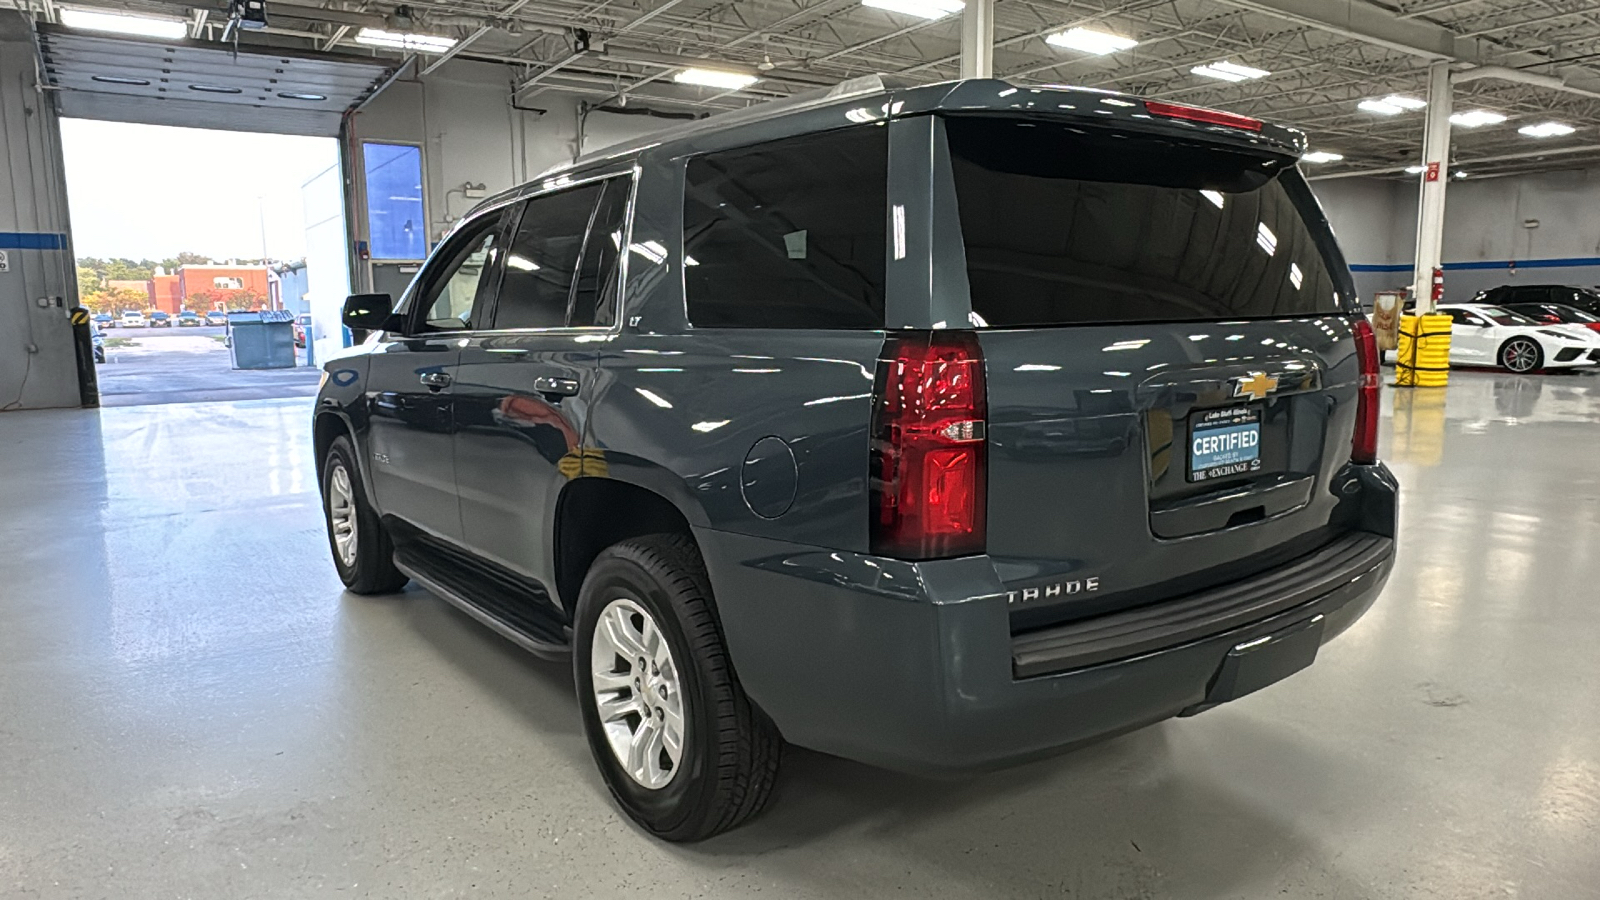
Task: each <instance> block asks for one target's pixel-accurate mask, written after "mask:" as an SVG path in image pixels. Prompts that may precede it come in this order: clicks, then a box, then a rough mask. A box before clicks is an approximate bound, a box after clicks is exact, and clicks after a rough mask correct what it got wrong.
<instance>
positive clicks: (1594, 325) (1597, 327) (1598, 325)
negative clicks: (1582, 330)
mask: <svg viewBox="0 0 1600 900" xmlns="http://www.w3.org/2000/svg"><path fill="white" fill-rule="evenodd" d="M1583 324H1585V325H1587V326H1588V327H1589V330H1590V331H1600V322H1585V323H1583Z"/></svg>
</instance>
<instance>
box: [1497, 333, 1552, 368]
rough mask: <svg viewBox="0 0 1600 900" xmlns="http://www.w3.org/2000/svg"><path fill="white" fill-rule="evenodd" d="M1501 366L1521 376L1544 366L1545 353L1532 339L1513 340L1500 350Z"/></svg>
mask: <svg viewBox="0 0 1600 900" xmlns="http://www.w3.org/2000/svg"><path fill="white" fill-rule="evenodd" d="M1500 365H1502V366H1504V367H1505V368H1506V369H1508V370H1510V371H1512V372H1516V373H1518V374H1519V375H1520V374H1522V373H1525V372H1532V371H1534V370H1535V369H1537V368H1539V367H1540V366H1542V365H1544V351H1543V350H1541V349H1540V348H1539V343H1538V342H1537V341H1534V340H1532V339H1530V338H1512V339H1511V340H1509V341H1506V342H1505V344H1504V345H1503V346H1502V347H1501V348H1500Z"/></svg>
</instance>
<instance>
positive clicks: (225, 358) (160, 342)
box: [98, 325, 318, 406]
mask: <svg viewBox="0 0 1600 900" xmlns="http://www.w3.org/2000/svg"><path fill="white" fill-rule="evenodd" d="M226 332H227V329H226V328H224V327H223V326H220V325H216V326H211V325H208V326H202V327H198V328H180V327H177V326H173V327H169V328H106V329H103V333H104V334H105V336H106V361H105V363H103V364H101V365H100V366H99V367H98V373H99V379H100V405H101V406H139V405H143V404H147V403H194V402H203V401H210V400H271V399H276V398H282V397H309V396H312V395H314V394H316V392H317V378H318V374H317V373H318V369H316V368H315V367H310V366H306V365H305V351H303V350H302V351H298V352H297V353H296V356H297V358H298V361H299V362H300V365H299V366H297V367H296V368H293V369H235V368H233V357H232V354H231V353H229V351H228V348H227V346H226V345H224V344H223V338H224V337H225V335H226Z"/></svg>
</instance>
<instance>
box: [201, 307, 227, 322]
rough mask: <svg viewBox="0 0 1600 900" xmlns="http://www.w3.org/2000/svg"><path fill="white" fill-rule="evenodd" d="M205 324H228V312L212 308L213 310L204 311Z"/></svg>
mask: <svg viewBox="0 0 1600 900" xmlns="http://www.w3.org/2000/svg"><path fill="white" fill-rule="evenodd" d="M206 324H207V325H226V324H228V314H227V313H226V312H223V311H222V310H220V309H214V310H212V311H210V312H208V313H206Z"/></svg>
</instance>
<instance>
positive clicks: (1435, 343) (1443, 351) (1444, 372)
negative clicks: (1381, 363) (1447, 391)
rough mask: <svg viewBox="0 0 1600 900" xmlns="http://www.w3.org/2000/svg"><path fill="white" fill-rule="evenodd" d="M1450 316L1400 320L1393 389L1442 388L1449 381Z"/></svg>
mask: <svg viewBox="0 0 1600 900" xmlns="http://www.w3.org/2000/svg"><path fill="white" fill-rule="evenodd" d="M1450 325H1451V319H1450V317H1449V316H1441V315H1432V316H1401V317H1400V347H1399V349H1398V350H1397V351H1396V353H1395V379H1394V383H1395V386H1396V387H1444V386H1445V383H1446V382H1447V381H1448V380H1449V377H1450Z"/></svg>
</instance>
